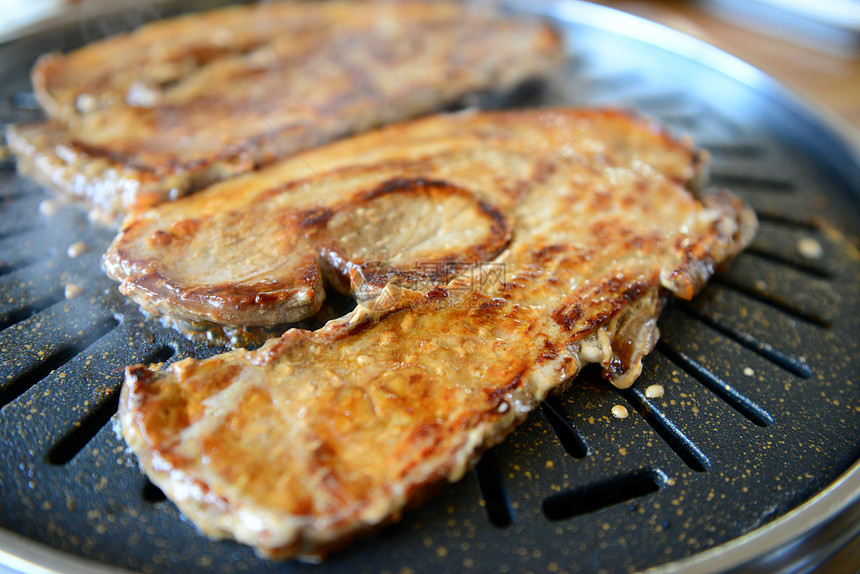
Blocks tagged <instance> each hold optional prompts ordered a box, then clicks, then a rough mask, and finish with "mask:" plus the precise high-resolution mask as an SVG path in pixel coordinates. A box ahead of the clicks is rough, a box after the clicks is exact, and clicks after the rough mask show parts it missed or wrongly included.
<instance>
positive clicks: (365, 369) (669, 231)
mask: <svg viewBox="0 0 860 574" xmlns="http://www.w3.org/2000/svg"><path fill="white" fill-rule="evenodd" d="M431 134H432V135H433V137H429V136H430V135H431ZM374 138H375V139H374ZM370 141H373V142H374V143H375V144H378V146H379V147H378V148H376V147H374V148H373V149H378V150H379V151H378V152H374V153H378V154H379V157H380V158H388V159H390V158H389V155H398V154H400V155H403V156H411V157H414V158H420V161H419V162H418V163H406V164H404V165H405V166H406V167H404V168H403V172H402V173H401V177H403V178H406V177H408V178H417V177H421V178H425V179H427V180H434V181H444V182H447V183H448V184H449V185H452V186H456V187H457V188H461V189H464V190H468V191H470V192H471V193H473V194H475V195H476V196H478V197H481V198H482V199H483V200H484V201H486V202H487V203H489V204H492V205H495V206H496V207H497V208H498V209H499V210H500V211H501V212H503V213H504V214H505V217H506V218H507V219H508V221H510V222H511V230H512V239H511V241H510V243H509V244H508V246H507V247H506V248H505V250H504V251H503V252H502V253H501V254H500V255H499V256H498V257H496V258H494V259H493V260H492V263H493V264H494V265H489V264H487V265H484V266H480V267H479V269H478V272H477V273H475V274H473V275H469V274H467V273H463V274H461V275H459V276H457V277H455V278H453V279H451V280H445V281H442V280H440V281H439V284H437V286H436V287H435V288H433V289H430V290H427V291H421V290H412V289H408V288H407V287H406V286H403V285H400V286H389V287H388V288H387V289H386V291H387V294H388V295H389V303H388V305H387V306H386V307H385V308H384V309H383V310H382V311H380V312H377V313H373V312H368V310H367V309H366V308H365V306H363V305H360V306H359V307H358V308H357V309H356V310H355V311H354V312H352V313H351V314H349V315H347V316H346V317H344V318H342V319H340V320H337V321H333V322H330V323H328V324H327V325H326V326H325V327H324V328H322V329H320V330H318V331H314V332H310V331H303V330H298V329H293V330H290V331H288V332H286V333H285V334H284V335H283V336H282V337H280V338H278V339H273V340H271V341H269V342H268V343H266V344H265V345H264V346H263V347H261V348H260V349H259V350H257V351H252V352H247V351H243V350H237V351H233V352H230V353H227V354H224V355H220V356H217V357H213V358H211V359H208V360H204V361H194V360H190V359H189V360H184V361H182V362H180V363H177V364H175V365H173V366H171V367H170V368H169V369H167V370H165V371H163V372H162V371H159V372H152V371H150V370H148V369H146V368H144V367H142V366H136V367H130V368H129V370H128V371H127V375H126V382H125V386H124V387H123V391H122V396H121V400H120V410H119V417H120V422H121V425H122V429H123V434H124V436H125V438H126V441H127V442H128V444H129V445H130V447H131V448H132V450H133V451H134V452H135V454H136V455H137V457H138V459H139V461H140V463H141V466H142V468H143V469H144V471H145V472H146V473H147V474H148V475H149V476H150V478H151V479H152V480H153V482H155V483H156V484H157V485H158V486H160V487H161V488H162V490H164V492H165V493H166V494H167V496H168V497H169V498H170V499H171V500H173V501H174V502H175V503H176V504H177V505H178V506H179V508H180V509H181V510H182V511H183V512H184V513H185V514H186V516H188V517H189V518H190V519H191V520H193V521H194V523H195V524H196V525H197V527H198V529H199V530H200V531H201V532H203V533H205V534H207V535H208V536H211V537H214V538H221V537H231V538H235V539H237V540H240V541H242V542H245V543H247V544H251V545H253V546H254V547H255V548H256V549H257V550H258V552H260V553H261V554H262V555H264V556H268V557H273V558H288V557H299V558H302V559H315V558H318V557H320V556H322V555H324V554H325V553H327V552H330V551H332V550H334V549H336V548H338V547H341V546H342V545H343V544H345V543H347V542H348V541H349V540H350V539H352V538H354V537H355V536H357V535H359V534H363V533H366V532H369V531H373V530H375V529H377V528H379V527H380V526H381V525H383V524H385V523H388V522H391V521H394V520H397V519H398V518H399V517H400V515H401V513H402V512H403V510H404V509H405V508H406V507H407V506H408V505H410V504H414V503H415V502H416V501H418V500H420V499H421V498H422V497H424V496H425V495H426V494H427V493H428V492H430V491H431V490H432V489H433V488H434V487H436V486H438V485H439V484H440V483H441V482H444V481H446V480H448V481H454V480H458V479H459V478H460V477H461V476H462V475H463V473H464V472H465V470H466V469H467V468H468V467H469V465H471V464H472V463H473V462H474V461H475V460H476V458H477V457H478V455H479V454H480V452H481V451H483V450H484V449H486V448H487V447H489V446H491V445H493V444H495V443H497V442H499V441H500V440H502V439H503V437H504V436H505V435H506V434H508V433H509V432H510V431H511V430H512V429H513V428H514V427H515V426H516V424H517V423H518V422H519V421H521V420H522V419H523V418H524V417H525V415H526V414H527V413H528V412H529V411H530V410H532V409H533V408H534V407H535V406H536V405H537V404H538V403H539V401H541V400H542V399H543V398H544V397H545V396H546V394H547V393H548V392H550V391H553V390H556V389H559V388H561V387H562V386H563V385H564V384H565V383H566V382H567V381H569V380H570V378H571V377H572V376H574V375H576V374H577V373H578V372H579V370H580V369H581V368H582V366H583V365H585V364H587V363H600V364H601V365H602V368H603V371H604V374H605V376H606V377H607V378H609V379H610V380H611V381H612V382H613V383H614V384H616V385H618V386H621V387H625V386H628V385H629V384H631V383H632V381H633V379H635V378H636V377H637V376H638V374H639V372H640V369H641V359H642V357H643V356H644V355H645V354H646V353H648V352H649V351H650V350H651V349H652V348H653V346H654V344H655V342H656V339H657V337H658V331H657V328H656V320H657V316H658V314H659V311H660V308H661V306H662V302H663V299H664V296H665V294H666V293H667V292H673V293H675V294H676V295H679V296H681V297H685V298H688V297H691V296H692V295H693V294H694V293H695V292H696V290H698V289H699V288H700V287H701V286H702V284H703V282H704V281H705V280H706V279H707V277H708V276H709V275H710V273H711V272H712V270H713V268H714V266H715V265H716V264H718V263H720V262H722V261H725V260H727V259H728V258H730V257H731V256H732V255H734V254H735V253H737V252H738V251H739V250H740V249H741V248H743V247H744V246H745V245H746V244H747V243H748V242H749V241H750V239H751V235H752V233H753V232H754V230H755V226H756V223H755V217H754V215H753V214H752V212H751V211H750V210H749V208H747V207H746V206H745V205H744V204H743V202H741V201H740V200H738V199H736V198H734V197H732V196H731V195H729V194H728V193H726V192H722V191H715V192H708V193H703V194H701V198H700V200H697V198H696V197H694V196H693V195H692V194H691V193H690V192H688V191H687V190H686V189H685V184H687V183H689V182H690V181H691V180H692V179H693V178H694V177H695V176H696V174H697V172H698V171H699V166H698V162H699V160H698V156H697V154H696V153H695V152H694V151H693V150H692V149H691V148H689V147H688V146H686V145H684V144H681V143H678V142H675V141H673V140H671V139H669V138H668V137H667V136H666V135H665V134H663V133H662V132H660V131H659V129H657V128H655V127H654V126H652V125H650V124H648V123H647V122H644V121H641V120H637V119H634V118H631V117H629V116H626V115H623V114H618V113H613V112H594V111H585V110H537V111H529V112H508V113H495V114H462V115H456V116H443V117H438V118H434V119H429V120H425V121H419V122H414V123H411V124H407V125H403V126H397V127H394V128H391V129H388V130H383V131H380V132H377V133H376V134H370V135H367V136H364V137H362V138H355V139H353V140H349V141H347V142H343V143H341V144H336V145H334V146H331V147H330V148H328V150H321V151H320V152H319V153H320V154H321V155H320V156H319V159H320V165H325V161H323V160H325V159H326V158H328V160H329V161H331V162H334V163H335V164H337V165H340V164H339V163H338V161H335V160H334V159H333V158H332V157H329V156H327V155H326V154H327V153H328V154H332V153H333V152H332V150H341V151H343V150H346V149H351V148H350V147H349V146H350V145H354V148H355V151H356V152H357V153H358V151H359V150H362V149H366V147H365V146H364V145H363V144H365V143H368V142H370ZM357 144H362V145H357ZM452 150H453V151H455V152H456V153H449V152H451V151H452ZM368 153H370V152H368ZM344 157H347V156H344ZM357 157H358V158H361V157H362V156H361V153H358V155H357ZM365 159H366V157H365ZM339 161H346V160H345V159H343V158H341V160H339ZM362 165H365V166H367V165H370V162H369V161H367V162H362ZM390 165H391V164H390V162H389V161H381V162H380V163H379V170H380V174H381V175H380V177H381V178H382V179H384V180H390V179H391V178H392V177H393V174H392V172H391V171H389V170H391V169H393V168H391V167H390ZM395 171H396V170H395ZM323 173H327V171H323ZM377 185H378V184H377V182H375V181H372V180H371V181H369V182H368V181H365V182H363V183H362V185H359V186H357V187H358V188H361V187H364V188H365V189H376V186H377ZM501 265H503V266H504V276H502V277H500V276H499V273H498V271H499V267H498V266H501Z"/></svg>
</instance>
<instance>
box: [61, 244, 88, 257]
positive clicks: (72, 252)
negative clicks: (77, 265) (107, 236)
mask: <svg viewBox="0 0 860 574" xmlns="http://www.w3.org/2000/svg"><path fill="white" fill-rule="evenodd" d="M87 248H88V247H87V244H86V243H85V242H83V241H78V242H77V243H72V244H71V245H69V248H68V249H67V250H66V255H68V256H69V257H72V258H74V257H80V256H81V255H83V254H84V253H86V251H87Z"/></svg>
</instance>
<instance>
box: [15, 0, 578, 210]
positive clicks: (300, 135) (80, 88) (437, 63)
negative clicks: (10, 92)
mask: <svg viewBox="0 0 860 574" xmlns="http://www.w3.org/2000/svg"><path fill="white" fill-rule="evenodd" d="M560 59H561V45H560V41H559V38H558V36H557V35H556V34H555V33H554V32H553V31H551V30H550V29H549V28H548V27H546V26H544V25H541V24H537V23H534V22H528V21H522V20H514V19H511V18H507V17H503V16H500V15H498V14H494V13H487V11H482V10H477V9H474V8H470V7H469V6H467V5H466V4H465V3H460V2H416V1H405V2H367V3H361V4H360V7H359V6H358V5H357V4H356V3H354V2H346V1H332V2H280V3H261V4H257V5H253V6H243V7H230V8H225V9H221V10H215V11H212V12H207V13H203V14H195V15H188V16H182V17H178V18H173V19H169V20H164V21H161V22H156V23H153V24H149V25H147V26H144V27H142V28H140V29H139V30H137V31H136V32H133V33H131V34H123V35H119V36H116V37H113V38H110V39H107V40H104V41H101V42H96V43H94V44H91V45H89V46H86V47H84V48H81V49H79V50H76V51H74V52H71V53H69V54H67V55H60V54H50V55H47V56H44V57H42V58H41V59H40V60H39V61H38V62H37V64H36V66H35V68H34V70H33V84H34V86H35V89H36V96H37V98H38V101H39V102H40V103H41V105H42V106H43V107H44V109H45V110H46V111H47V113H48V115H49V116H50V117H51V120H50V121H47V122H43V123H36V124H29V125H19V126H14V127H12V128H11V129H10V130H9V132H8V140H9V145H10V147H11V149H12V150H13V152H14V153H15V154H16V155H17V156H18V161H19V164H18V165H19V169H20V171H21V172H22V173H24V174H26V175H29V176H31V177H33V178H34V179H36V180H37V181H39V182H40V183H42V184H43V185H46V186H48V187H50V188H52V189H55V190H58V191H60V192H62V193H63V194H65V195H67V196H69V197H71V198H75V199H82V200H85V201H87V202H89V203H90V204H92V205H93V206H94V207H95V208H96V210H95V211H94V213H96V214H98V216H99V217H100V218H101V219H103V220H108V221H117V222H118V219H117V218H119V217H121V216H122V215H123V214H125V212H126V211H127V210H129V209H132V208H137V207H145V206H150V205H154V204H157V203H160V202H162V201H166V200H169V199H175V198H177V197H179V196H182V195H185V194H187V193H189V192H191V191H194V190H196V189H199V188H201V187H203V186H205V185H207V184H209V183H212V182H213V181H216V180H220V179H223V178H226V177H230V176H233V175H236V174H238V173H241V172H245V171H248V170H250V169H252V168H254V167H255V166H259V165H261V164H265V163H268V162H271V161H272V160H274V159H276V158H280V157H284V156H287V155H291V154H295V153H296V152H299V151H302V150H304V149H306V148H309V147H313V146H316V145H319V144H322V143H325V142H327V141H330V140H332V139H334V138H337V137H339V136H343V135H345V134H348V133H351V132H357V131H363V130H366V129H368V128H370V127H373V126H376V125H380V124H383V123H388V122H391V121H394V120H399V119H403V118H406V117H409V116H414V115H417V114H421V113H426V112H428V111H431V110H433V109H435V108H438V107H440V106H442V105H443V104H446V103H450V102H453V101H455V100H457V99H459V98H461V97H463V96H464V95H465V94H469V93H474V92H478V91H486V90H499V91H505V90H508V89H511V88H513V87H514V86H516V85H518V84H520V83H522V82H523V81H524V80H526V79H529V78H537V77H541V76H543V75H545V74H546V73H548V72H549V71H550V70H552V69H554V67H555V66H556V64H557V63H558V62H559V61H560Z"/></svg>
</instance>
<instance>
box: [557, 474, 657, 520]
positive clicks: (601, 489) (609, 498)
mask: <svg viewBox="0 0 860 574" xmlns="http://www.w3.org/2000/svg"><path fill="white" fill-rule="evenodd" d="M665 483H666V476H665V475H664V474H663V473H662V472H660V471H659V470H643V471H639V472H634V473H632V474H628V475H625V476H619V477H617V478H613V479H610V480H607V481H605V482H600V483H597V484H593V485H589V486H586V487H584V488H580V489H577V490H573V491H568V492H561V493H559V494H555V495H553V496H550V497H548V498H547V499H546V500H544V502H543V512H544V514H546V516H547V518H549V519H550V520H565V519H568V518H572V517H574V516H579V515H581V514H587V513H589V512H595V511H597V510H600V509H602V508H606V507H608V506H613V505H616V504H620V503H622V502H626V501H628V500H634V499H637V498H642V497H643V496H648V495H649V494H653V493H655V492H659V491H660V490H661V489H662V488H663V486H664V485H665Z"/></svg>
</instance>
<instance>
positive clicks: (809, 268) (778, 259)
mask: <svg viewBox="0 0 860 574" xmlns="http://www.w3.org/2000/svg"><path fill="white" fill-rule="evenodd" d="M744 253H746V254H747V255H753V256H755V257H759V258H761V259H765V260H767V261H770V262H773V263H778V264H780V265H785V266H786V267H791V268H792V269H794V270H796V271H800V272H801V273H807V274H809V275H812V276H814V277H817V278H819V279H828V280H832V279H833V278H834V276H835V274H834V273H833V271H832V270H831V269H829V268H827V267H824V266H823V265H815V264H814V263H806V262H803V261H797V260H795V259H789V258H788V257H785V256H783V255H779V254H777V253H771V252H769V251H764V250H762V249H759V248H757V247H755V246H754V245H750V246H749V247H747V248H746V250H745V251H744Z"/></svg>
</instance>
